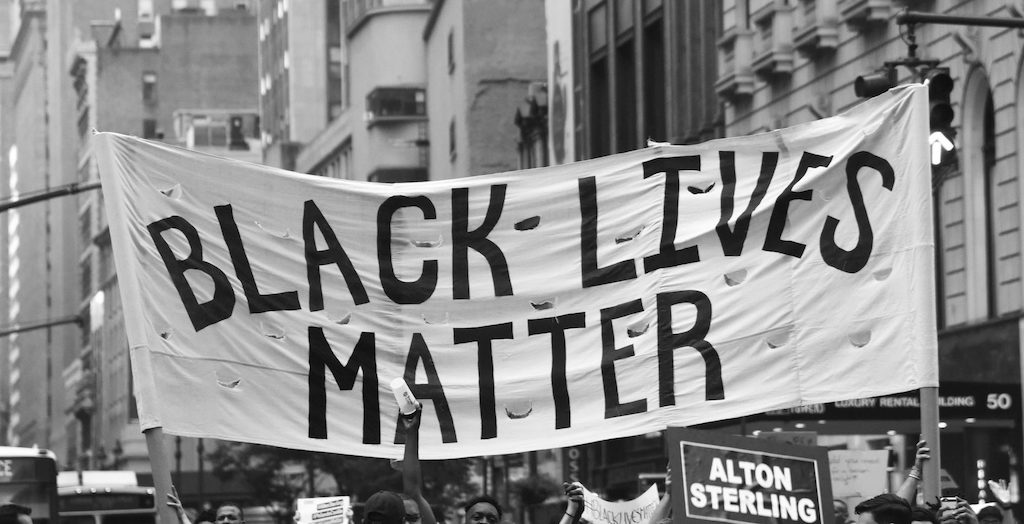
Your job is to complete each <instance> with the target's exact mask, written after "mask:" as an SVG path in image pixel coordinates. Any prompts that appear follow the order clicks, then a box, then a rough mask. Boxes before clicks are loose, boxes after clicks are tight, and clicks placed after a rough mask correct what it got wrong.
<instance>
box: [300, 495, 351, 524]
mask: <svg viewBox="0 0 1024 524" xmlns="http://www.w3.org/2000/svg"><path fill="white" fill-rule="evenodd" d="M295 506H296V511H295V521H296V522H298V523H299V524H351V522H352V503H351V501H350V500H349V497H314V498H305V499H297V500H296V501H295Z"/></svg>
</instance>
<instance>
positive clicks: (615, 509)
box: [582, 486, 658, 524]
mask: <svg viewBox="0 0 1024 524" xmlns="http://www.w3.org/2000/svg"><path fill="white" fill-rule="evenodd" d="M657 506H658V486H651V487H649V488H647V491H645V492H643V494H641V495H640V496H639V497H637V498H635V499H633V500H623V501H615V502H610V501H607V500H604V499H602V498H601V497H598V496H597V495H596V494H594V493H593V492H591V491H590V490H588V489H587V488H583V515H582V519H583V520H584V521H586V522H589V523H590V524H648V523H649V522H650V520H651V515H652V514H653V513H654V508H656V507H657Z"/></svg>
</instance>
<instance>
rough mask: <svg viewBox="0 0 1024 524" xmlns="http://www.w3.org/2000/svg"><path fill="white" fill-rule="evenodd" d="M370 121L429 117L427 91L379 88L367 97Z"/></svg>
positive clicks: (408, 88)
mask: <svg viewBox="0 0 1024 524" xmlns="http://www.w3.org/2000/svg"><path fill="white" fill-rule="evenodd" d="M366 110H367V111H368V112H369V119H370V120H371V121H372V120H376V119H380V118H407V117H423V116H426V115H427V91H426V90H425V89H422V88H410V87H378V88H377V89H374V90H373V91H371V92H370V94H368V95H366Z"/></svg>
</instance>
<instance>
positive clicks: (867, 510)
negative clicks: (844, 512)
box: [853, 493, 911, 524]
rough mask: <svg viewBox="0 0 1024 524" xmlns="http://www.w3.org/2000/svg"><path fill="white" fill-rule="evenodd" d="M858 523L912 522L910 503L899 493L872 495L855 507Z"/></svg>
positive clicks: (908, 523)
mask: <svg viewBox="0 0 1024 524" xmlns="http://www.w3.org/2000/svg"><path fill="white" fill-rule="evenodd" d="M853 511H854V512H855V513H856V514H857V524H910V523H911V509H910V503H909V502H907V501H906V500H904V499H903V498H902V497H900V496H899V495H893V494H892V493H885V494H882V495H878V496H877V497H872V498H869V499H867V500H865V501H864V502H861V503H860V504H857V507H855V508H853Z"/></svg>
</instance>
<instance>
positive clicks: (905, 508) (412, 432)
mask: <svg viewBox="0 0 1024 524" xmlns="http://www.w3.org/2000/svg"><path fill="white" fill-rule="evenodd" d="M420 414H421V410H419V409H417V410H416V411H415V412H413V413H411V414H409V415H403V417H402V418H401V420H402V425H403V428H404V430H405V435H406V441H405V453H404V457H403V460H402V487H403V489H402V492H401V493H396V492H392V491H378V492H377V493H375V494H373V495H372V496H371V497H369V498H368V499H367V500H366V502H365V504H364V505H363V512H362V513H363V515H362V521H361V522H356V523H354V524H437V519H436V517H435V516H434V513H433V511H432V509H431V507H430V504H429V502H427V500H426V499H425V498H424V496H423V493H422V490H421V486H422V478H421V471H420V461H419V427H420ZM930 452H931V450H930V449H929V448H928V447H927V443H926V442H925V441H920V442H918V444H917V451H916V455H915V460H914V465H913V467H911V468H910V471H909V472H908V474H907V478H906V480H904V482H903V483H902V484H901V485H900V486H899V488H898V489H897V490H896V492H895V493H883V494H880V495H877V496H875V497H872V498H870V499H867V500H864V501H863V502H860V503H859V504H857V505H856V507H854V508H853V514H852V515H851V513H850V509H849V506H848V505H847V504H846V502H845V501H843V500H841V499H835V500H834V506H833V510H834V517H835V523H834V524H1019V523H1018V522H1017V521H1016V519H1015V518H1014V515H1013V512H1012V510H1011V506H1010V491H1009V489H1008V488H1007V486H1006V482H1005V481H1000V482H993V481H989V483H988V485H989V489H990V491H991V492H992V494H993V496H994V497H995V499H996V502H995V503H992V504H987V505H983V506H981V507H980V508H979V510H978V511H975V509H974V508H973V507H972V506H971V505H970V504H969V503H968V502H967V501H966V500H964V499H963V498H960V497H942V498H940V499H938V500H934V501H924V502H923V503H918V500H919V499H918V484H919V483H920V481H921V476H922V472H923V471H924V462H925V461H927V460H929V459H930V458H931V457H930ZM670 482H671V472H670V471H669V472H667V474H666V476H665V489H664V495H663V496H662V497H661V499H660V500H659V501H658V504H657V506H656V507H655V509H654V511H653V512H652V513H651V517H650V519H649V520H648V521H647V522H645V523H643V524H669V523H671V521H672V509H671V500H670V493H671V484H670ZM562 487H563V490H564V496H565V499H566V507H565V511H564V513H563V514H562V516H561V517H560V519H559V520H558V524H580V522H581V521H585V519H583V513H584V486H583V485H582V484H580V483H579V482H572V483H570V482H566V483H563V485H562ZM168 500H169V502H168V505H170V506H172V507H173V508H174V509H175V510H176V511H177V514H178V518H179V521H180V523H181V524H245V515H244V513H243V510H242V507H241V505H239V504H235V503H225V504H221V505H220V506H219V507H217V508H216V511H209V510H207V511H203V512H200V513H198V514H197V515H195V516H194V518H189V515H188V513H187V512H186V510H185V509H184V508H183V507H182V505H181V503H180V501H179V500H178V498H177V497H176V496H175V495H174V494H169V495H168ZM462 509H463V510H464V511H465V517H464V522H463V523H462V524H498V523H500V522H502V517H503V515H504V508H502V506H501V503H499V502H498V500H496V499H495V498H493V497H490V496H487V495H481V496H477V497H474V498H472V499H470V500H469V501H467V502H465V503H464V504H463V508H462ZM11 522H14V521H13V520H12V521H11ZM554 522H555V521H554V520H552V522H551V524H554ZM0 524H3V522H2V516H0Z"/></svg>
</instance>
